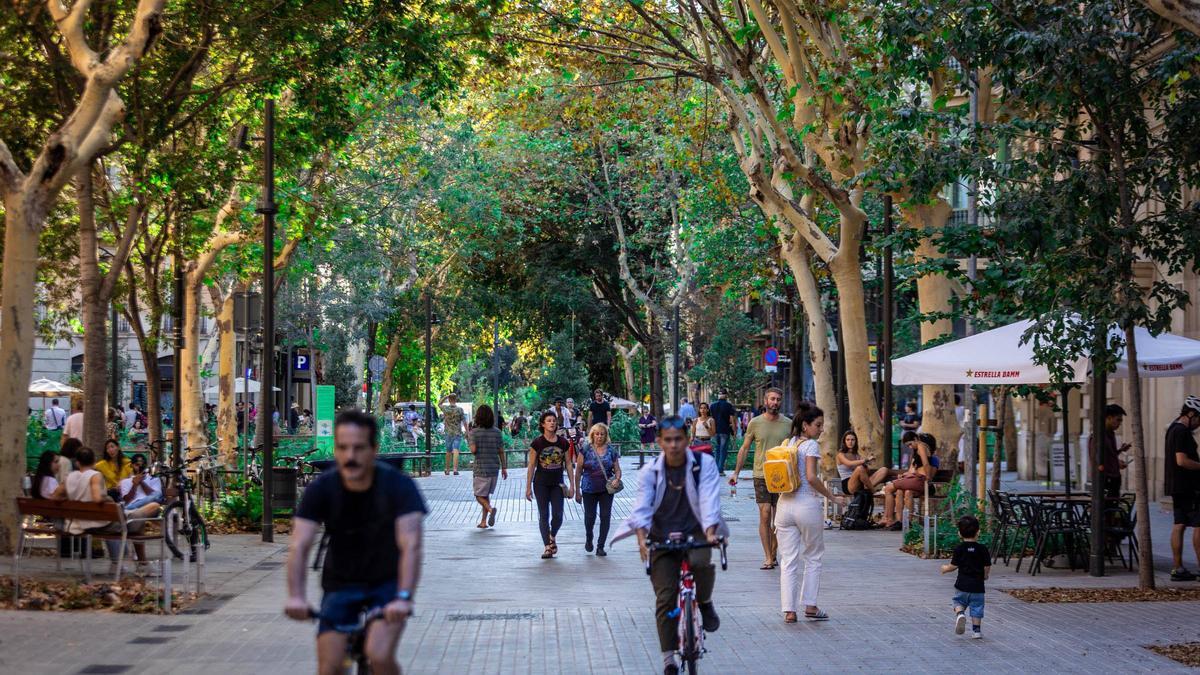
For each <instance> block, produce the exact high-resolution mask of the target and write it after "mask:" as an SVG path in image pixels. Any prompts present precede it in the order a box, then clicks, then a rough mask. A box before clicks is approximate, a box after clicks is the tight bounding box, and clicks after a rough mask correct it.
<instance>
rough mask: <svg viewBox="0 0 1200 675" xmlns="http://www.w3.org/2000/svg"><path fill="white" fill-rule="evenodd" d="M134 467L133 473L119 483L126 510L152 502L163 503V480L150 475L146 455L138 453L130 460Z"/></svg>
mask: <svg viewBox="0 0 1200 675" xmlns="http://www.w3.org/2000/svg"><path fill="white" fill-rule="evenodd" d="M129 464H130V466H132V467H133V471H132V473H130V475H129V477H128V478H126V479H125V480H122V481H121V482H120V484H119V486H118V487H119V488H120V490H121V502H122V503H123V504H125V510H126V511H133V510H135V509H139V508H141V507H143V506H145V505H147V504H150V503H157V504H161V503H162V501H163V492H162V481H160V480H159V479H158V478H155V477H154V476H152V475H150V472H149V471H147V470H146V456H145V455H142V454H140V453H139V454H136V455H134V456H133V457H132V458H130V460H129Z"/></svg>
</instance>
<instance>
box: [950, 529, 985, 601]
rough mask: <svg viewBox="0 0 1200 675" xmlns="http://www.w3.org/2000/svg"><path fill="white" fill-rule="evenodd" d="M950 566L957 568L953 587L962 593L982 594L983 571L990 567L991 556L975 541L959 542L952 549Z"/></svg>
mask: <svg viewBox="0 0 1200 675" xmlns="http://www.w3.org/2000/svg"><path fill="white" fill-rule="evenodd" d="M950 564H951V565H954V566H955V567H957V568H958V580H957V581H955V582H954V587H955V588H957V589H958V590H960V591H962V592H964V593H982V592H983V570H984V568H985V567H991V566H992V554H991V553H990V552H989V551H988V548H987V547H986V546H984V545H983V544H981V543H979V542H977V541H964V542H960V543H959V545H958V546H955V547H954V557H953V558H951V559H950Z"/></svg>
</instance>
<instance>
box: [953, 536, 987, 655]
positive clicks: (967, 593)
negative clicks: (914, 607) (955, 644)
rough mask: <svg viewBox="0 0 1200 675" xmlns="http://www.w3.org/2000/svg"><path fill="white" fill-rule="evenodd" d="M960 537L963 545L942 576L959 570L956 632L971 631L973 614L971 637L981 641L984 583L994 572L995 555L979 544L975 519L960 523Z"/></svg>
mask: <svg viewBox="0 0 1200 675" xmlns="http://www.w3.org/2000/svg"><path fill="white" fill-rule="evenodd" d="M958 534H959V536H961V537H962V542H961V543H960V544H959V545H958V546H955V547H954V557H952V558H951V559H950V562H949V563H948V564H946V565H942V574H945V573H947V572H953V571H954V570H958V579H957V580H956V581H955V582H954V588H955V590H957V591H958V592H957V593H955V594H954V632H955V634H957V635H962V634H963V632H965V631H966V629H967V615H966V612H967V611H968V610H969V611H970V613H971V637H972V638H981V637H983V633H982V632H980V624H981V623H983V582H984V580H985V579H987V578H988V574H990V573H991V571H992V554H991V553H990V552H989V551H988V549H987V547H986V546H984V545H983V544H981V543H979V542H978V541H976V538H977V537H978V536H979V520H978V519H977V518H975V516H963V517H962V518H959V519H958Z"/></svg>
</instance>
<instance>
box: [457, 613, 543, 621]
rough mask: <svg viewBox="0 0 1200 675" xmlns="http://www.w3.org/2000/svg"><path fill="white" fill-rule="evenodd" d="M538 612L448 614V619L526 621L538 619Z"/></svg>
mask: <svg viewBox="0 0 1200 675" xmlns="http://www.w3.org/2000/svg"><path fill="white" fill-rule="evenodd" d="M540 618H542V616H541V615H540V614H535V613H533V612H492V613H486V614H448V615H447V616H446V620H448V621H528V620H533V619H540Z"/></svg>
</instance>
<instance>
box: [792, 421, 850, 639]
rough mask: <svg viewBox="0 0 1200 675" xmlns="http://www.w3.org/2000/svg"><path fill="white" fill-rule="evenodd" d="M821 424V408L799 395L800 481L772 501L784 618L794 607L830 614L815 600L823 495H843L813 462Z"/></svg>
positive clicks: (839, 499)
mask: <svg viewBox="0 0 1200 675" xmlns="http://www.w3.org/2000/svg"><path fill="white" fill-rule="evenodd" d="M824 428H825V413H823V412H822V411H821V409H820V408H818V407H817V406H815V405H813V404H811V403H809V402H807V401H802V402H801V403H800V407H799V408H797V410H796V415H795V416H794V417H793V418H792V439H791V440H790V441H789V443H790V444H793V445H795V444H798V446H799V447H798V448H797V452H796V459H797V465H798V467H797V469H798V470H797V476H798V477H799V479H800V487H799V489H797V490H796V491H795V492H790V493H785V494H781V495H779V503H778V505H777V506H776V507H775V533H776V535H777V536H778V537H779V566H780V568H781V569H780V575H779V591H780V600H781V601H782V605H783V620H784V622H785V623H796V620H797V618H798V617H797V608H798V607H799V606H800V605H803V606H804V618H806V619H808V620H809V621H825V620H826V619H828V618H829V615H828V614H826V613H825V612H824V611H822V610H821V608H819V607H818V606H817V591H818V590H819V588H820V585H821V556H822V555H823V554H824V553H825V507H824V504H823V503H822V501H821V497H822V496H824V497H827V498H829V499H830V500H832V501H834V502H835V503H838V504H842V505H844V504H845V503H846V498H845V497H844V496H842V495H834V494H833V493H831V492H830V491H829V488H827V487H825V484H824V483H823V482H822V481H821V472H820V469H819V468H818V467H817V464H818V462H820V459H821V449H820V447H819V446H818V445H817V439H818V438H820V437H821V432H822V431H823V430H824Z"/></svg>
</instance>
